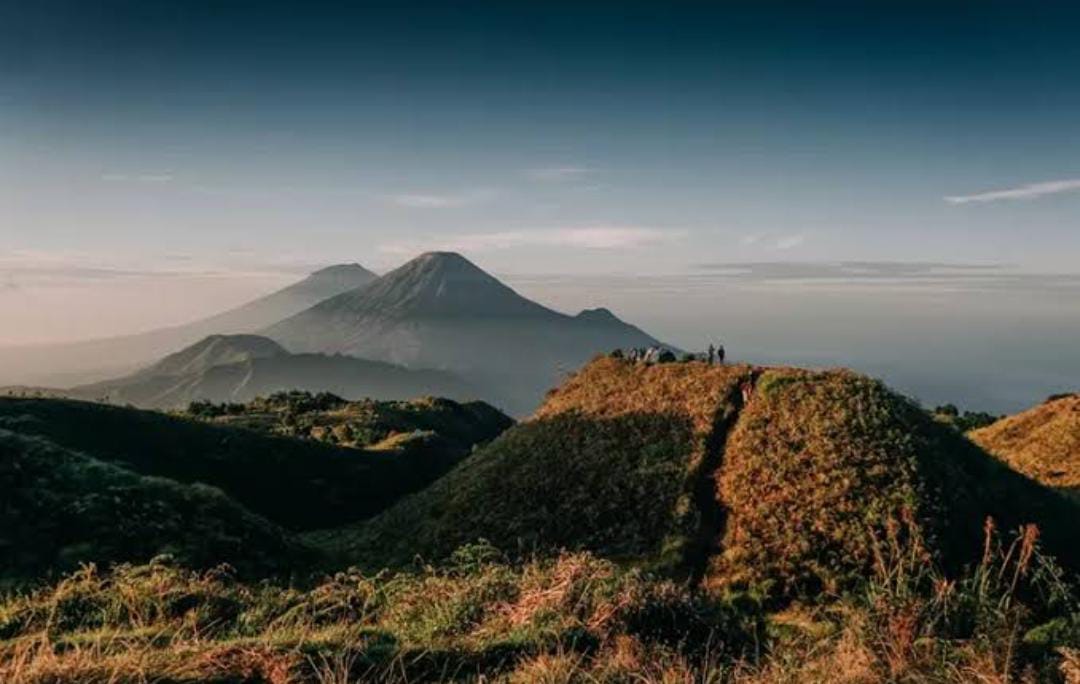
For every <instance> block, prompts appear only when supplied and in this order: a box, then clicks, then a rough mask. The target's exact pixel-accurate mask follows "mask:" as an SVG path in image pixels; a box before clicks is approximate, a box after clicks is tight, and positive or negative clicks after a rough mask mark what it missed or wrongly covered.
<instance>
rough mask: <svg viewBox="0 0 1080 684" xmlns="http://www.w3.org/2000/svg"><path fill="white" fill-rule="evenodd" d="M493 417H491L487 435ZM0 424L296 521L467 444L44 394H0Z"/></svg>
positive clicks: (400, 488)
mask: <svg viewBox="0 0 1080 684" xmlns="http://www.w3.org/2000/svg"><path fill="white" fill-rule="evenodd" d="M503 426H504V424H503V423H501V422H496V423H492V424H491V425H490V427H488V428H487V429H489V430H490V432H488V433H486V434H487V439H491V438H492V437H494V436H495V435H496V434H498V432H499V431H501V429H502V427H503ZM0 428H2V429H6V430H10V431H13V432H17V433H20V434H22V435H26V436H34V437H40V438H43V439H47V440H48V441H50V442H52V443H54V444H56V445H58V446H60V447H62V448H65V449H69V450H75V451H78V452H80V453H82V454H85V455H87V456H89V457H92V458H95V459H97V460H100V461H104V462H107V463H112V464H116V465H118V466H121V467H123V468H126V469H128V470H131V471H133V472H135V473H137V474H139V475H144V476H154V477H165V478H170V479H172V480H176V481H177V482H180V483H189V484H190V483H204V484H206V485H212V486H213V487H217V488H219V489H221V490H222V491H224V492H226V493H227V494H228V495H229V496H230V497H231V498H232V499H234V500H235V501H237V502H238V503H239V504H241V505H243V506H244V507H246V508H247V509H249V510H251V511H252V512H254V513H257V514H260V515H263V516H265V517H266V518H267V519H269V520H271V521H273V522H275V523H277V524H279V525H282V526H284V527H287V528H290V529H298V530H302V529H311V528H313V527H320V526H330V525H337V524H343V523H346V522H353V521H356V520H359V519H362V518H365V517H368V516H370V515H373V514H374V513H377V512H379V511H380V510H382V509H383V508H385V507H386V506H388V505H390V504H391V503H393V502H394V501H395V500H396V499H398V498H399V497H401V496H402V495H404V494H405V493H408V492H411V491H416V490H418V489H420V488H422V487H423V486H425V485H427V484H428V483H430V482H431V481H433V480H434V479H436V478H437V477H439V476H440V475H442V474H443V473H444V472H446V471H447V470H449V469H450V468H451V467H452V466H453V465H454V464H455V463H456V462H457V461H458V460H459V459H460V458H461V457H462V456H463V455H464V453H467V450H466V449H465V448H464V447H462V446H460V445H459V446H455V445H454V444H453V443H452V442H450V443H448V442H446V441H434V442H429V443H427V444H426V445H425V446H426V447H427V448H415V449H410V450H405V449H398V450H394V449H383V450H379V451H375V450H358V449H353V448H343V447H336V446H332V445H329V444H323V443H319V442H316V441H313V440H301V439H289V438H284V437H276V436H269V435H264V434H259V433H258V432H253V431H251V430H246V429H241V428H232V427H226V426H219V425H208V424H206V423H204V422H201V421H195V420H190V419H184V418H179V417H173V416H167V415H163V414H160V413H156V412H153V411H140V410H135V409H127V408H119V407H114V406H105V405H101V404H94V403H88V402H79V401H69V400H52V399H0ZM474 429H475V427H474Z"/></svg>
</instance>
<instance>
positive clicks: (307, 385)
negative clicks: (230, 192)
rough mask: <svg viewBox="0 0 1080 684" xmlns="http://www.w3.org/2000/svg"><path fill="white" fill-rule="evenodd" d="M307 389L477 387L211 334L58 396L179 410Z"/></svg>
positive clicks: (379, 392)
mask: <svg viewBox="0 0 1080 684" xmlns="http://www.w3.org/2000/svg"><path fill="white" fill-rule="evenodd" d="M287 390H307V391H311V392H331V393H333V394H336V395H338V396H341V397H345V398H350V399H360V398H365V397H378V398H380V399H411V398H413V397H418V396H424V395H436V396H440V397H449V398H452V399H474V398H477V397H478V396H479V393H478V391H477V390H475V389H473V388H472V387H470V386H469V385H468V384H467V383H466V382H464V381H463V380H461V379H459V378H458V377H456V376H455V375H453V374H451V373H447V372H445V371H435V370H424V369H415V370H414V369H408V368H404V367H402V366H398V365H394V364H390V363H384V362H381V361H368V360H366V359H358V358H354V357H349V356H340V355H325V354H290V353H289V352H287V351H286V350H285V349H284V348H282V347H281V345H279V344H278V343H277V342H274V341H273V340H271V339H269V338H266V337H260V336H258V335H211V336H210V337H207V338H205V339H203V340H202V341H200V342H197V343H195V344H193V345H191V346H190V347H187V348H185V349H183V350H181V351H179V352H176V353H175V354H170V355H169V356H167V357H165V358H164V359H162V360H161V361H159V362H158V363H155V364H154V365H152V366H150V367H148V368H145V369H143V370H141V371H139V372H137V373H133V374H132V375H128V376H125V377H122V378H118V379H115V380H106V381H103V382H98V383H93V384H89V385H81V386H78V387H74V388H72V389H69V390H65V391H63V392H61V394H62V395H63V396H66V397H70V398H75V399H87V400H104V401H108V402H109V403H113V404H132V405H134V406H138V407H140V408H163V409H169V408H182V407H184V406H187V405H188V404H189V403H190V402H192V401H212V402H217V403H220V402H246V401H250V400H251V399H254V398H255V397H264V396H268V395H270V394H273V393H274V392H281V391H287Z"/></svg>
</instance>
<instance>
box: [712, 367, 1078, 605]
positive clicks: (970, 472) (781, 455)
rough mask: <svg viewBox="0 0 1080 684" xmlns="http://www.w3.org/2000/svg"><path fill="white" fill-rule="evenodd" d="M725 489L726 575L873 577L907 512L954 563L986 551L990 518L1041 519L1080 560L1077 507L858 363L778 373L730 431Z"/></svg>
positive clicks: (719, 570)
mask: <svg viewBox="0 0 1080 684" xmlns="http://www.w3.org/2000/svg"><path fill="white" fill-rule="evenodd" d="M717 496H718V499H719V501H720V503H721V504H722V505H723V507H724V508H725V509H726V510H727V511H728V518H727V523H726V528H725V531H724V535H723V540H722V542H721V545H720V546H721V549H722V551H721V553H720V555H719V556H718V557H717V558H716V559H715V560H714V563H713V568H712V577H711V580H710V581H711V582H712V583H713V584H715V585H737V586H746V585H753V586H756V587H758V588H762V589H765V590H766V591H774V592H776V591H778V592H781V593H787V594H790V593H793V592H794V593H804V594H809V595H814V594H816V593H818V592H819V591H821V590H826V591H830V592H836V591H839V590H841V589H843V588H844V587H847V586H850V585H852V584H853V583H856V582H858V581H860V580H861V579H862V578H865V577H866V574H867V571H868V569H869V568H870V567H871V565H872V564H873V562H874V560H875V545H876V543H877V541H879V540H881V539H884V538H885V537H886V535H887V532H888V531H887V530H886V529H884V528H883V527H882V525H883V522H884V521H888V520H898V519H901V518H904V519H909V520H911V521H912V523H913V524H914V525H915V526H917V528H918V530H919V534H920V536H921V537H922V538H923V539H925V541H926V546H927V549H928V550H929V551H930V552H931V553H933V554H936V556H937V557H939V558H940V559H941V560H942V561H944V562H945V563H946V565H947V567H950V568H956V567H958V566H959V565H961V564H963V563H967V562H973V561H975V560H977V558H978V557H979V553H980V552H981V549H980V548H979V547H978V545H977V543H976V540H978V539H979V537H980V533H979V530H980V528H981V526H982V525H983V523H984V521H985V519H986V518H987V517H993V518H994V519H995V520H996V521H997V522H998V524H1000V525H1003V526H1004V527H1005V528H1008V529H1015V527H1016V526H1018V525H1020V524H1022V523H1031V522H1035V523H1038V524H1039V526H1040V527H1041V529H1042V533H1043V536H1044V543H1045V544H1046V545H1047V547H1048V548H1050V549H1052V550H1053V552H1054V553H1056V554H1058V555H1059V556H1060V557H1061V558H1062V559H1064V560H1066V561H1067V562H1068V563H1069V564H1070V566H1071V567H1073V568H1077V567H1080V565H1078V564H1077V563H1078V562H1080V555H1078V554H1077V551H1076V542H1077V541H1080V530H1077V529H1076V525H1075V521H1076V519H1077V517H1076V516H1077V512H1078V511H1077V508H1076V507H1075V506H1072V505H1070V504H1069V503H1068V502H1066V501H1064V500H1063V499H1061V498H1060V497H1058V496H1056V495H1055V494H1054V493H1052V492H1050V491H1048V490H1046V489H1045V488H1043V487H1040V486H1039V485H1037V484H1035V483H1033V482H1031V481H1029V480H1027V479H1026V478H1024V477H1022V476H1020V475H1018V474H1016V473H1014V472H1012V471H1010V470H1009V469H1008V468H1005V467H1003V466H1001V465H1000V464H999V463H997V462H996V461H995V460H994V459H992V458H989V457H988V456H987V455H986V454H984V453H983V452H981V451H980V450H979V449H978V448H976V447H974V446H973V445H971V444H970V443H969V442H968V441H967V440H966V439H964V438H963V437H962V436H961V435H959V434H958V433H956V431H954V430H951V429H949V428H947V427H945V426H942V425H939V424H938V423H936V422H935V421H933V420H931V419H930V418H929V417H928V416H927V415H926V413H925V412H924V411H923V410H921V409H920V408H919V407H918V406H916V405H915V404H914V403H912V402H910V401H908V400H906V399H904V398H902V397H900V396H899V395H897V394H894V393H893V392H891V391H889V390H888V389H887V388H885V386H884V385H882V384H881V383H880V382H877V381H874V380H871V379H868V378H865V377H862V376H859V375H857V374H854V373H851V372H847V371H833V372H810V371H801V370H791V369H785V370H772V371H768V372H766V373H765V374H764V375H763V376H762V377H761V378H760V380H759V381H758V383H757V388H756V391H755V393H754V395H753V398H752V399H751V401H750V402H749V404H748V405H747V406H746V407H744V408H743V410H742V412H741V414H740V418H739V422H738V425H737V427H736V428H735V430H734V431H733V433H732V434H731V435H730V438H729V441H728V444H727V449H726V451H725V454H724V461H723V466H722V468H721V469H720V470H719V472H718V486H717Z"/></svg>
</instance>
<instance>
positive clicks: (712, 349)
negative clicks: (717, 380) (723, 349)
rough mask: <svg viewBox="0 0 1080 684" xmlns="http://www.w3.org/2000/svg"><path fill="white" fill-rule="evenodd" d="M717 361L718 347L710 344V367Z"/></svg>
mask: <svg viewBox="0 0 1080 684" xmlns="http://www.w3.org/2000/svg"><path fill="white" fill-rule="evenodd" d="M715 360H716V347H714V346H712V344H711V343H710V344H709V365H710V366H711V365H713V362H714V361H715Z"/></svg>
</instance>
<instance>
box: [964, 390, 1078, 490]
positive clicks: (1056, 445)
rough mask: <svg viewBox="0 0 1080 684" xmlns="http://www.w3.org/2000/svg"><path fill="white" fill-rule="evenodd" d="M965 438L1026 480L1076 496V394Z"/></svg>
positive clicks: (974, 432)
mask: <svg viewBox="0 0 1080 684" xmlns="http://www.w3.org/2000/svg"><path fill="white" fill-rule="evenodd" d="M968 436H969V437H970V438H971V439H972V441H974V442H975V443H976V444H978V445H979V446H981V447H982V448H984V449H986V450H987V451H989V452H990V453H991V454H993V455H994V456H997V457H998V458H1000V459H1001V460H1003V461H1005V462H1006V463H1008V464H1009V465H1010V466H1012V467H1013V468H1015V469H1016V470H1018V471H1020V472H1021V473H1024V474H1025V475H1027V476H1028V477H1030V478H1033V479H1035V480H1038V481H1039V482H1041V483H1043V484H1044V485H1046V486H1048V487H1056V488H1058V489H1062V490H1066V491H1069V492H1071V493H1073V494H1078V495H1080V394H1069V395H1064V396H1058V397H1052V398H1050V399H1048V400H1046V401H1045V402H1043V403H1042V404H1040V405H1038V406H1036V407H1034V408H1031V409H1028V410H1027V411H1023V412H1022V413H1018V414H1016V415H1015V416H1008V417H1006V418H1003V419H1001V420H999V421H997V422H995V423H993V424H992V425H989V426H987V427H984V428H981V429H979V430H974V431H972V432H971V433H969V435H968Z"/></svg>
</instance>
